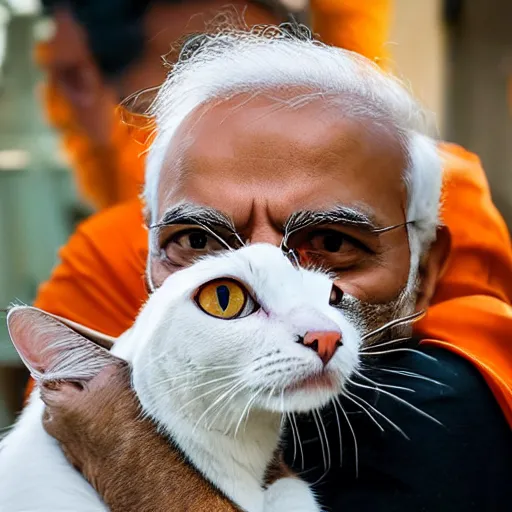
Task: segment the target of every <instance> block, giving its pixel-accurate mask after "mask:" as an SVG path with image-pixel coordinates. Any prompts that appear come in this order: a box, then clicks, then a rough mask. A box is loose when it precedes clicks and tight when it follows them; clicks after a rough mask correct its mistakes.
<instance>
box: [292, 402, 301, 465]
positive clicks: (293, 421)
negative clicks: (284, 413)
mask: <svg viewBox="0 0 512 512" xmlns="http://www.w3.org/2000/svg"><path fill="white" fill-rule="evenodd" d="M291 418H292V423H293V425H294V427H295V432H296V433H297V441H298V444H299V450H300V458H301V469H302V471H304V450H303V449H302V441H301V438H300V433H299V426H298V424H297V418H296V417H295V413H293V412H292V413H291Z"/></svg>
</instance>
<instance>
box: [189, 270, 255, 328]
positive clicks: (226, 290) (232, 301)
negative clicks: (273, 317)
mask: <svg viewBox="0 0 512 512" xmlns="http://www.w3.org/2000/svg"><path fill="white" fill-rule="evenodd" d="M195 301H196V303H197V305H198V306H199V307H200V308H201V309H202V310H203V311H204V312H205V313H207V314H209V315H211V316H214V317H216V318H223V319H224V320H232V319H234V318H241V317H243V316H247V315H250V314H251V313H254V311H255V310H256V309H257V305H256V304H255V302H254V300H253V299H252V297H251V296H250V294H249V292H248V291H247V289H246V288H245V286H244V285H242V284H241V283H239V282H238V281H236V280H234V279H229V278H221V279H215V280H214V281H210V282H209V283H206V284H204V285H203V286H201V288H199V290H198V291H197V293H196V296H195Z"/></svg>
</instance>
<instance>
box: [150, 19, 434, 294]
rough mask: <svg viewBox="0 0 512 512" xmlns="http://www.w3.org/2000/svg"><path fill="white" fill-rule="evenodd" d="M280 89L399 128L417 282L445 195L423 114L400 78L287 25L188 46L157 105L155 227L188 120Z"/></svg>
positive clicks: (152, 188)
mask: <svg viewBox="0 0 512 512" xmlns="http://www.w3.org/2000/svg"><path fill="white" fill-rule="evenodd" d="M278 88H279V89H283V88H297V90H298V92H297V101H295V102H294V101H293V100H292V101H290V104H292V105H295V106H300V104H303V102H302V101H303V99H304V98H306V100H307V98H308V97H316V98H318V97H319V96H321V97H322V98H325V101H326V102H331V104H332V105H333V106H336V105H340V104H341V105H342V108H340V109H339V110H340V115H345V112H346V110H347V109H348V110H349V111H347V112H346V113H347V114H348V115H350V116H351V117H354V116H356V117H362V118H374V119H377V120H382V119H383V117H384V118H385V119H386V120H387V121H388V122H389V123H391V126H393V127H394V129H395V130H396V132H397V133H398V134H399V136H400V139H401V142H402V144H403V146H404V148H405V150H406V154H407V161H408V164H407V168H406V169H404V180H405V183H406V186H407V191H408V203H407V212H406V218H407V221H414V223H413V224H412V225H410V226H408V233H409V245H410V251H411V271H413V272H414V276H411V278H413V279H415V276H416V270H417V268H418V265H419V262H420V258H421V257H422V255H423V254H425V253H426V251H427V249H428V247H429V246H430V244H431V243H432V241H433V240H434V239H435V236H436V229H437V226H438V223H439V203H440V194H441V161H440V158H439V155H438V152H437V147H436V143H435V141H434V140H433V139H431V138H430V137H429V136H428V132H429V122H428V117H427V115H426V112H425V111H424V110H423V108H422V107H421V106H420V105H419V104H418V103H417V102H416V100H415V99H414V98H413V97H412V96H411V95H410V93H409V92H408V90H407V89H406V87H405V86H404V85H403V84H402V83H401V82H400V81H399V80H398V79H396V78H395V77H393V76H392V75H390V74H387V73H385V72H383V71H382V70H381V69H380V68H379V67H378V66H377V65H375V64H374V63H372V62H371V61H369V60H368V59H366V58H364V57H362V56H360V55H358V54H356V53H354V52H350V51H347V50H343V49H339V48H335V47H331V46H327V45H324V44H322V43H320V42H318V41H314V40H312V39H311V37H310V35H309V33H308V32H307V31H306V30H305V29H302V30H301V31H298V32H296V33H295V34H292V33H291V31H290V30H287V28H286V27H280V28H278V27H267V28H266V29H264V30H262V29H259V30H252V31H247V32H246V31H234V30H233V31H222V32H219V33H218V34H215V35H203V36H198V37H197V38H195V39H194V40H192V41H190V42H189V44H187V45H186V46H185V47H184V50H183V51H182V55H181V58H180V60H179V62H178V63H177V65H176V66H175V67H174V69H173V70H172V71H171V73H170V74H169V76H168V78H167V80H166V81H165V83H164V84H163V86H162V87H161V89H160V91H159V94H158V96H157V98H156V100H155V102H154V103H153V106H152V114H153V115H154V116H155V119H156V124H157V133H156V137H155V140H154V143H153V145H152V147H151V149H150V152H149V154H148V159H147V167H146V189H145V199H146V205H147V208H148V209H149V212H150V216H151V222H152V223H154V222H156V221H157V220H158V219H157V206H158V205H157V203H158V182H159V175H160V171H161V169H162V166H163V163H164V159H165V156H166V152H167V148H168V146H169V143H170V141H171V139H172V137H173V136H174V134H175V133H176V131H177V129H178V128H179V126H180V124H181V123H182V122H183V121H184V119H185V118H186V117H187V115H188V114H190V113H191V112H192V111H194V110H195V109H196V108H197V107H199V106H200V105H203V104H205V103H206V102H209V101H212V100H222V99H227V98H230V97H232V96H234V95H236V94H240V93H250V94H251V95H254V94H259V93H264V92H275V91H276V89H278ZM299 89H302V90H304V89H306V90H307V91H311V94H309V95H305V94H304V93H303V92H302V93H301V92H300V91H299ZM347 96H348V97H350V98H353V99H354V98H355V99H356V100H357V101H355V102H354V103H353V104H354V105H357V107H354V108H351V107H350V102H347V101H343V98H347ZM287 101H289V100H287ZM340 101H341V103H340ZM410 284H411V283H410Z"/></svg>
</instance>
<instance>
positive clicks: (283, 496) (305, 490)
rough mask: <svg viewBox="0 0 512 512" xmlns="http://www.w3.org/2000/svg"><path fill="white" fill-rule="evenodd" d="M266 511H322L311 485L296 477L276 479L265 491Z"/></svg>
mask: <svg viewBox="0 0 512 512" xmlns="http://www.w3.org/2000/svg"><path fill="white" fill-rule="evenodd" d="M263 510H264V512H321V510H322V509H321V508H320V505H318V503H317V501H316V498H315V495H314V493H313V491H312V489H311V487H310V486H309V485H308V484H307V483H306V482H304V481H303V480H300V479H299V478H295V477H287V478H281V479H279V480H276V481H275V482H274V483H273V484H272V485H270V486H269V487H268V488H267V490H266V491H265V502H264V509H263Z"/></svg>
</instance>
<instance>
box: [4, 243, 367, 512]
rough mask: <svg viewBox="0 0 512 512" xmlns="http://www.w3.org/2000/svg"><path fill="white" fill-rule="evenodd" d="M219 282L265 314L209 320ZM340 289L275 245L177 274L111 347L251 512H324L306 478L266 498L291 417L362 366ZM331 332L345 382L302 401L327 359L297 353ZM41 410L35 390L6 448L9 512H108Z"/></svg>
mask: <svg viewBox="0 0 512 512" xmlns="http://www.w3.org/2000/svg"><path fill="white" fill-rule="evenodd" d="M220 277H232V278H235V279H237V280H238V281H240V282H242V283H244V284H245V285H246V287H247V288H248V289H249V290H250V292H251V294H252V297H253V298H254V300H255V302H256V303H258V304H259V305H261V308H260V309H259V310H257V311H256V312H253V313H252V314H248V315H247V316H244V317H243V318H238V319H235V320H222V319H219V318H215V317H212V316H209V315H207V314H205V313H204V312H202V311H201V310H200V309H199V307H198V306H197V304H196V303H195V301H194V300H193V295H194V293H195V291H196V290H197V288H198V287H199V286H200V285H202V284H203V283H206V282H208V281H211V280H212V279H216V278H220ZM331 289H332V281H331V280H330V279H329V277H328V276H327V275H325V274H322V273H320V272H313V271H309V270H304V269H296V268H294V267H293V266H292V264H291V263H290V262H289V261H288V260H287V258H286V257H284V256H283V254H282V252H281V251H280V250H279V249H278V248H275V247H273V246H269V245H263V244H262V245H253V246H249V247H246V248H244V249H241V250H239V251H233V252H227V253H224V254H221V255H217V256H209V257H207V258H205V259H204V260H202V261H200V262H198V263H196V264H195V265H194V266H192V267H190V268H188V269H185V270H183V271H180V272H177V273H175V274H174V275H172V276H170V277H169V278H168V279H167V280H166V281H165V282H164V284H163V285H162V286H161V287H160V288H159V289H158V290H157V291H156V292H155V293H154V294H152V296H151V297H150V298H149V300H148V302H147V304H146V305H145V307H144V308H143V310H142V311H141V313H140V315H139V317H138V318H137V320H136V322H135V324H134V326H133V327H132V329H130V330H129V331H128V332H126V333H125V334H124V335H122V336H121V338H119V340H118V341H117V342H116V344H115V346H114V348H113V349H112V352H113V353H114V354H115V355H117V356H118V357H121V358H123V359H126V360H128V361H130V362H131V364H132V371H133V386H134V389H135V391H136V392H137V395H138V397H139V399H140V401H141V404H142V407H143V410H144V411H145V412H146V414H147V415H148V416H150V417H151V418H152V419H153V420H154V421H155V422H156V424H157V425H158V426H159V428H160V429H161V430H162V432H165V433H167V434H169V435H170V436H171V437H172V438H173V440H174V441H175V442H176V443H177V445H178V446H179V447H180V448H181V449H182V450H183V452H184V453H185V454H186V455H187V456H188V457H189V459H190V460H191V461H192V463H193V464H194V465H195V466H196V468H197V469H198V470H199V471H200V472H201V473H202V474H203V475H204V476H205V477H206V478H208V479H209V480H211V481H212V482H214V483H215V484H216V485H217V486H218V488H219V489H221V490H222V491H223V492H224V493H225V494H226V495H227V496H228V497H229V498H231V499H232V500H233V502H234V503H236V504H237V505H238V506H240V507H241V508H242V509H243V510H247V511H249V512H278V511H279V512H283V511H294V512H299V511H304V512H314V511H318V510H319V508H318V505H317V504H316V501H315V498H314V495H313V492H312V491H311V489H310V488H309V487H308V485H307V484H306V483H305V482H303V481H301V480H299V479H297V478H284V479H281V480H279V481H277V482H276V483H274V484H272V485H271V486H270V487H269V488H268V489H266V490H265V489H264V488H263V486H262V483H263V478H264V473H265V470H266V468H267V466H268V463H269V461H270V460H271V459H272V457H273V455H274V452H275V450H276V448H277V447H278V444H279V439H280V435H281V417H282V412H288V411H293V412H296V411H308V410H311V409H316V408H319V407H322V406H323V405H325V404H327V403H328V402H329V401H330V400H331V399H332V397H333V396H335V395H337V394H339V393H340V392H341V390H342V388H343V386H344V384H345V382H346V379H347V378H348V377H350V375H351V374H352V372H353V370H354V369H355V368H356V367H357V364H358V351H359V344H360V335H359V333H358V329H357V326H354V325H353V324H352V323H350V322H349V321H348V320H347V319H346V318H345V317H344V315H343V314H342V313H341V311H340V310H337V309H335V308H334V307H331V306H330V305H329V297H330V293H331ZM325 330H339V331H341V333H342V335H343V346H342V347H340V348H339V349H338V350H337V352H336V353H335V354H334V357H333V358H332V359H331V360H330V361H329V363H328V365H327V366H326V369H329V370H332V372H333V375H334V376H335V384H334V385H333V386H332V387H331V388H326V387H324V388H318V389H311V388H309V389H307V390H299V391H291V390H290V389H289V387H290V386H292V385H294V384H298V383H300V382H301V381H303V380H304V379H306V378H307V377H310V376H313V375H315V374H318V373H319V372H322V371H323V363H322V361H321V360H320V358H319V357H318V355H317V354H316V353H315V352H314V351H313V350H310V349H308V348H306V347H304V346H303V345H301V344H298V343H297V342H296V339H297V336H304V335H305V333H306V332H308V331H325ZM272 392H273V393H272ZM203 394H204V396H202V395H203ZM221 405H222V406H223V408H222V410H220V409H219V407H218V406H221ZM248 405H249V406H250V407H249V406H248ZM208 411H210V412H208ZM42 412H43V404H42V402H41V400H40V399H39V397H38V391H35V392H34V394H33V396H32V397H31V403H30V405H29V406H28V407H27V408H26V410H25V411H24V413H23V414H22V415H21V418H20V420H19V421H18V423H17V425H16V426H15V428H14V430H13V431H12V432H11V433H10V434H9V435H8V436H7V438H6V439H5V440H4V441H3V442H2V444H1V445H0V511H2V512H4V511H6V512H7V511H8V512H22V511H23V512H29V511H30V512H43V511H44V512H50V511H51V512H64V511H66V512H69V511H70V510H73V511H76V512H82V511H84V512H85V511H87V512H95V511H102V510H106V508H105V505H104V504H103V503H102V502H101V500H100V499H99V497H98V496H97V495H96V493H95V492H94V491H93V489H92V488H91V487H90V486H89V485H88V484H87V483H86V482H85V480H84V479H83V478H82V477H81V475H80V474H79V473H78V472H76V471H75V470H74V469H73V468H72V467H71V466H70V465H69V464H68V463H67V461H66V460H65V458H64V456H63V454H62V452H61V451H60V449H59V447H58V445H57V443H56V442H55V441H54V440H53V439H52V438H51V437H49V436H48V435H47V434H46V433H45V432H44V430H43V427H42V424H41V415H42ZM70 507H71V508H70Z"/></svg>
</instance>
